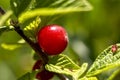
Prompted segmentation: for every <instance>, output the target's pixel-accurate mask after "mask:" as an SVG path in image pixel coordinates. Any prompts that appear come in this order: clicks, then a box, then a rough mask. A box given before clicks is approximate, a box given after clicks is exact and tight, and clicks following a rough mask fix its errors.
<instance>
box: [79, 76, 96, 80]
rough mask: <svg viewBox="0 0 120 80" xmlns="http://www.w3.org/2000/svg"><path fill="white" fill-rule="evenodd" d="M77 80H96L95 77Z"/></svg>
mask: <svg viewBox="0 0 120 80" xmlns="http://www.w3.org/2000/svg"><path fill="white" fill-rule="evenodd" d="M79 80H98V79H97V78H96V77H83V78H81V79H79Z"/></svg>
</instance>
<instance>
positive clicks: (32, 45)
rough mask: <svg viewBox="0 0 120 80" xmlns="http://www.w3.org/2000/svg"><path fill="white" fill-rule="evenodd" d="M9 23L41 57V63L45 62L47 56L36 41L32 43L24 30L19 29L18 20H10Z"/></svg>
mask: <svg viewBox="0 0 120 80" xmlns="http://www.w3.org/2000/svg"><path fill="white" fill-rule="evenodd" d="M11 25H12V26H13V27H14V30H15V31H16V32H17V33H18V34H19V35H20V36H21V37H22V38H23V39H24V40H25V41H26V42H27V43H28V44H29V45H30V46H31V47H32V49H33V50H34V51H35V52H36V53H37V54H38V55H39V56H40V57H41V58H42V61H43V65H45V64H47V62H48V56H47V55H46V54H45V53H43V52H42V50H41V48H40V47H39V45H38V43H34V42H33V41H32V40H30V39H29V38H28V37H27V36H26V35H25V34H24V32H23V31H22V30H21V29H20V26H19V25H18V21H13V20H11Z"/></svg>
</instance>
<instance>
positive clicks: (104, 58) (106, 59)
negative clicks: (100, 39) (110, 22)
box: [87, 44, 120, 76]
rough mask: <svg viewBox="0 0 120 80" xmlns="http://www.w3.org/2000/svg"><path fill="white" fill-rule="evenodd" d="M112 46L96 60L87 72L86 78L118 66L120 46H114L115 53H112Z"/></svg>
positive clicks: (119, 62) (119, 64) (119, 63)
mask: <svg viewBox="0 0 120 80" xmlns="http://www.w3.org/2000/svg"><path fill="white" fill-rule="evenodd" d="M113 46H114V45H112V46H109V47H108V48H107V49H105V50H104V51H103V52H102V53H101V54H100V55H99V56H98V57H97V58H96V60H95V62H94V63H93V65H92V66H91V67H90V69H89V70H88V72H87V76H94V75H97V74H99V73H102V72H104V71H106V70H108V69H111V68H115V67H117V66H120V44H116V51H114V52H113Z"/></svg>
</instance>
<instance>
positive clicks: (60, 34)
mask: <svg viewBox="0 0 120 80" xmlns="http://www.w3.org/2000/svg"><path fill="white" fill-rule="evenodd" d="M38 43H39V45H40V47H41V49H42V50H43V52H45V53H47V54H48V55H56V54H60V53H61V52H62V51H63V50H64V49H65V48H66V46H67V44H68V36H67V32H66V31H65V29H64V28H63V27H61V26H59V25H55V24H52V25H47V26H44V27H43V28H42V29H40V31H39V32H38Z"/></svg>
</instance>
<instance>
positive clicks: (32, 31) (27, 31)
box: [24, 17, 41, 41]
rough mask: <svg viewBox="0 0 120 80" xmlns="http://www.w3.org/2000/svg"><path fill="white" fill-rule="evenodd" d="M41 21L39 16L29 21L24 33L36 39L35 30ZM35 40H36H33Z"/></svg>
mask: <svg viewBox="0 0 120 80" xmlns="http://www.w3.org/2000/svg"><path fill="white" fill-rule="evenodd" d="M40 22H41V19H40V17H37V18H36V19H35V20H34V21H33V22H31V23H30V24H29V25H28V26H26V27H25V28H24V32H25V34H26V35H27V36H28V37H29V38H31V39H36V35H37V31H38V26H39V24H40ZM34 41H36V40H34Z"/></svg>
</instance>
